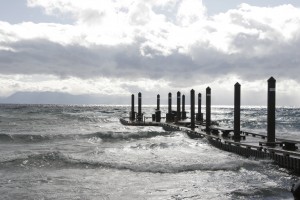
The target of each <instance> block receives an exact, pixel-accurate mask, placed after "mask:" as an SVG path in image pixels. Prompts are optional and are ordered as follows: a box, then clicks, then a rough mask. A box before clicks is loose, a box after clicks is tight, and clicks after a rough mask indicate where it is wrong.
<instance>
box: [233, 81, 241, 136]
mask: <svg viewBox="0 0 300 200" xmlns="http://www.w3.org/2000/svg"><path fill="white" fill-rule="evenodd" d="M240 133H241V85H240V84H239V83H236V84H235V85H234V140H236V141H240V140H241V135H240Z"/></svg>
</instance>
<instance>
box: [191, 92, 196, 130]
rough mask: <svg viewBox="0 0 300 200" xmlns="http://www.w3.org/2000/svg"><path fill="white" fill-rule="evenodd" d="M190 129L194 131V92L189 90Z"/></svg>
mask: <svg viewBox="0 0 300 200" xmlns="http://www.w3.org/2000/svg"><path fill="white" fill-rule="evenodd" d="M191 129H192V130H194V129H195V90H193V89H192V90H191Z"/></svg>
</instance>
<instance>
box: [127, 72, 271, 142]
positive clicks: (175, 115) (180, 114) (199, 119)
mask: <svg viewBox="0 0 300 200" xmlns="http://www.w3.org/2000/svg"><path fill="white" fill-rule="evenodd" d="M181 100H182V109H181V107H180V105H181ZM240 107H241V85H240V84H239V83H236V84H235V85H234V136H233V138H234V139H235V140H237V141H238V140H240V139H241V138H240V134H241V130H240V120H241V117H240V116H241V115H240V110H241V109H240ZM190 109H191V110H190V128H191V129H192V130H194V129H195V127H196V125H195V124H196V123H198V124H201V125H205V131H206V132H207V133H210V129H211V88H210V87H207V88H206V113H205V114H206V119H205V123H203V122H204V120H203V113H202V112H201V93H199V94H198V113H196V114H195V91H194V90H193V89H192V90H191V91H190ZM275 110H276V80H275V79H274V78H273V77H271V78H270V79H268V104H267V143H266V145H268V146H274V144H275ZM195 116H196V118H195ZM129 118H130V120H131V121H137V122H142V121H144V116H143V113H142V94H141V93H138V112H137V113H136V112H135V110H134V94H132V96H131V112H130V116H129ZM161 118H162V117H161V111H160V95H159V94H158V95H157V108H156V110H155V114H153V115H152V120H153V121H156V122H161ZM186 119H187V116H186V111H185V95H182V96H181V93H180V92H179V91H178V92H177V110H176V111H172V93H169V94H168V112H167V113H166V122H167V123H173V122H174V123H177V122H178V121H180V120H186Z"/></svg>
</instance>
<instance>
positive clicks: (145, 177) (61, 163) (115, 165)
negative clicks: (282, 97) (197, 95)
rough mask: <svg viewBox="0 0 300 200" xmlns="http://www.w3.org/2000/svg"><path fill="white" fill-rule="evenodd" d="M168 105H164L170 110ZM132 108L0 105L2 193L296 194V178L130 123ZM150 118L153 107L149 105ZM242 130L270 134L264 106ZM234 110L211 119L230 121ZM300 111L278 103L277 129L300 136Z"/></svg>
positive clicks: (246, 118)
mask: <svg viewBox="0 0 300 200" xmlns="http://www.w3.org/2000/svg"><path fill="white" fill-rule="evenodd" d="M165 110H166V108H165V107H164V108H163V111H165ZM128 111H129V107H126V106H55V105H0V127H1V128H0V151H1V154H0V177H1V179H0V194H1V195H0V199H292V195H291V193H290V188H291V185H292V183H294V182H295V180H297V179H298V177H296V176H295V175H293V174H290V173H289V172H288V171H287V170H285V169H282V168H279V167H278V166H276V165H273V164H272V162H271V161H269V160H257V159H254V158H244V157H241V156H238V155H235V154H232V153H229V152H224V151H221V150H219V149H216V148H215V147H212V146H211V145H210V144H209V143H208V142H207V141H206V140H205V139H199V140H193V139H190V138H189V137H187V136H186V135H185V134H184V133H183V132H166V131H164V130H163V129H162V128H159V127H126V126H123V125H121V124H120V123H119V117H121V116H127V115H128V114H127V113H128ZM143 111H144V112H145V113H147V114H148V115H149V116H150V114H151V113H153V112H154V107H144V108H143ZM241 112H242V123H241V124H242V128H243V129H250V130H256V131H260V132H264V131H265V129H266V109H265V108H261V107H244V108H243V109H242V111H241ZM232 118H233V109H232V108H231V107H222V106H219V107H214V108H213V109H212V119H213V120H216V121H218V122H219V123H220V124H221V125H222V126H232ZM299 118H300V109H299V108H278V109H277V135H278V136H282V137H286V138H296V139H299V138H300V135H299V134H300V120H299Z"/></svg>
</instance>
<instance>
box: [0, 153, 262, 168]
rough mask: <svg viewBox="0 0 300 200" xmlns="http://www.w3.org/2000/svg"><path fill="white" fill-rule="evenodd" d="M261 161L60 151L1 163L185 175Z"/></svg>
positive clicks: (3, 164)
mask: <svg viewBox="0 0 300 200" xmlns="http://www.w3.org/2000/svg"><path fill="white" fill-rule="evenodd" d="M259 163H260V162H259V161H247V162H246V161H243V162H237V161H224V162H221V163H220V164H217V165H216V163H213V164H212V163H210V164H204V163H194V164H180V163H173V164H168V163H158V162H156V163H153V162H150V163H138V162H134V163H133V162H131V163H130V162H125V163H122V162H113V161H99V160H97V161H91V160H86V159H78V158H73V157H72V156H68V155H64V154H63V153H61V152H59V151H55V152H48V153H41V154H32V155H29V156H27V157H25V158H17V159H12V160H8V161H2V162H0V168H12V167H13V168H55V169H59V168H64V169H65V168H83V169H87V168H91V169H93V168H105V169H114V170H129V171H133V172H145V173H184V172H191V171H224V170H225V171H238V170H240V169H241V168H242V167H244V166H246V165H247V166H248V165H249V164H250V165H251V166H252V167H253V166H256V167H258V166H259V165H260V164H259Z"/></svg>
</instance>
